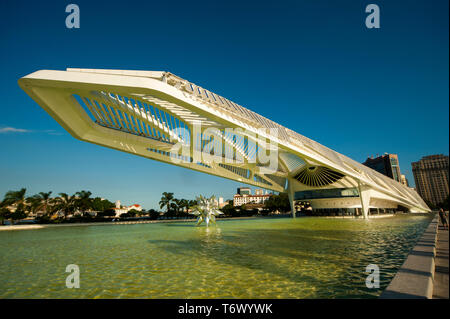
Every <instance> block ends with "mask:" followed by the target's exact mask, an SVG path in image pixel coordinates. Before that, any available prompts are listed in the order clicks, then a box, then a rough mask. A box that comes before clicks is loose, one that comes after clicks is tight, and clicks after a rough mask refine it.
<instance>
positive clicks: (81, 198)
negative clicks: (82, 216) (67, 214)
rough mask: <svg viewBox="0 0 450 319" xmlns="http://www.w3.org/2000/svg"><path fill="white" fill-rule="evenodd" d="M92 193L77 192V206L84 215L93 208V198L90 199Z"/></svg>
mask: <svg viewBox="0 0 450 319" xmlns="http://www.w3.org/2000/svg"><path fill="white" fill-rule="evenodd" d="M91 195H92V193H91V192H90V191H80V192H76V193H75V196H76V198H77V199H76V206H77V207H78V209H80V210H81V211H82V212H83V213H84V212H85V211H86V210H88V209H90V208H91V206H92V205H91V204H92V198H90V197H91Z"/></svg>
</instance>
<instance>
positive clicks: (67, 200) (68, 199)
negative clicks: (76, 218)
mask: <svg viewBox="0 0 450 319" xmlns="http://www.w3.org/2000/svg"><path fill="white" fill-rule="evenodd" d="M75 200H76V198H75V196H70V195H68V194H66V193H59V197H57V198H56V206H57V208H58V210H61V211H62V212H63V213H64V219H67V215H69V214H70V213H73V212H74V211H75Z"/></svg>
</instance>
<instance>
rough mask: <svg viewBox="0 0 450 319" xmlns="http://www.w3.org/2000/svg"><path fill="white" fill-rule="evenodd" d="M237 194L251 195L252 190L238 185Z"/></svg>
mask: <svg viewBox="0 0 450 319" xmlns="http://www.w3.org/2000/svg"><path fill="white" fill-rule="evenodd" d="M237 194H239V195H251V194H252V190H251V188H250V187H239V188H238V189H237Z"/></svg>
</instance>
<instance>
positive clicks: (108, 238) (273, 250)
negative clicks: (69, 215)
mask: <svg viewBox="0 0 450 319" xmlns="http://www.w3.org/2000/svg"><path fill="white" fill-rule="evenodd" d="M429 221H430V217H428V216H402V217H400V216H399V217H394V218H386V219H376V220H369V221H364V220H346V219H321V218H298V219H296V220H292V219H282V218H280V219H256V220H231V221H219V222H218V227H217V228H214V227H213V228H210V229H206V228H205V227H200V228H196V227H194V226H193V224H189V223H176V224H142V225H122V226H90V227H68V228H50V229H40V230H29V231H20V232H19V231H18V232H1V233H0V240H1V242H2V245H3V248H4V249H3V250H2V251H1V252H0V257H1V258H0V297H2V298H374V297H377V296H378V295H379V294H380V293H381V291H382V290H383V289H384V288H385V287H386V286H387V285H388V283H389V282H390V280H391V279H392V277H393V276H394V274H395V272H396V271H397V269H398V268H399V267H400V266H401V264H402V263H403V261H404V259H405V258H406V256H407V254H408V252H409V250H410V249H411V248H412V247H413V246H414V244H415V242H416V241H417V239H418V238H419V237H420V235H421V233H422V232H423V230H424V229H425V227H426V226H427V224H428V222H429ZM68 264H77V265H79V267H80V272H81V274H80V275H81V281H80V284H81V287H80V288H79V289H67V288H65V279H66V276H67V275H68V274H67V273H65V267H66V265H68ZM368 264H377V265H378V266H379V268H380V271H381V287H380V289H375V290H371V289H367V288H366V287H365V278H366V276H367V274H366V273H365V267H366V266H367V265H368Z"/></svg>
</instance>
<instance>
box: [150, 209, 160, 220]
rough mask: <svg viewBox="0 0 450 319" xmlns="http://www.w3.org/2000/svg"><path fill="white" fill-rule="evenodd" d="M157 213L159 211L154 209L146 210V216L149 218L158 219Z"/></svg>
mask: <svg viewBox="0 0 450 319" xmlns="http://www.w3.org/2000/svg"><path fill="white" fill-rule="evenodd" d="M159 215H160V214H159V212H157V211H156V210H154V209H149V211H148V216H149V217H150V219H158V217H159Z"/></svg>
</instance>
